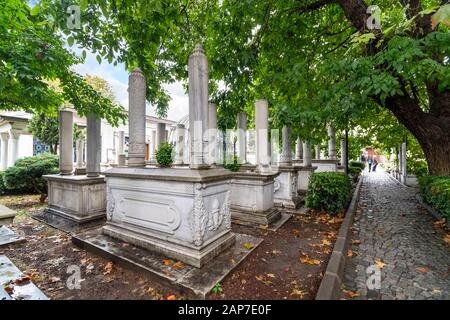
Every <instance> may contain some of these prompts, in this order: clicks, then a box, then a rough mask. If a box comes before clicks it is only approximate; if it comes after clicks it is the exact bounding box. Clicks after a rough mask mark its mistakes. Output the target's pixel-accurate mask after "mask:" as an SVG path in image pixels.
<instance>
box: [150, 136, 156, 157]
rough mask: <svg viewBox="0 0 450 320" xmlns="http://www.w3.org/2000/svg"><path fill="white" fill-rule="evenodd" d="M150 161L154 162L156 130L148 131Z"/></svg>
mask: <svg viewBox="0 0 450 320" xmlns="http://www.w3.org/2000/svg"><path fill="white" fill-rule="evenodd" d="M150 135H151V136H150V160H151V161H155V160H156V130H152V131H150Z"/></svg>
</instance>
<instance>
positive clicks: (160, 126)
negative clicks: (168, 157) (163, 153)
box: [155, 122, 167, 152]
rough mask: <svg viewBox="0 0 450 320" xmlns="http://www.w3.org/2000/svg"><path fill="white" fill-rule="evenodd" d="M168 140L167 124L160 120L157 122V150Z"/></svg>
mask: <svg viewBox="0 0 450 320" xmlns="http://www.w3.org/2000/svg"><path fill="white" fill-rule="evenodd" d="M166 141H167V136H166V124H165V123H161V122H159V123H157V124H156V145H155V148H156V151H157V150H158V149H159V147H160V146H161V145H162V144H163V143H164V142H166ZM156 151H155V152H156Z"/></svg>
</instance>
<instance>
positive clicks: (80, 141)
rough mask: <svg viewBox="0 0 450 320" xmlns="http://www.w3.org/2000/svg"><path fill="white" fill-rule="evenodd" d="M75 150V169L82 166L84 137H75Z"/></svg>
mask: <svg viewBox="0 0 450 320" xmlns="http://www.w3.org/2000/svg"><path fill="white" fill-rule="evenodd" d="M75 145H76V148H77V149H76V150H77V164H76V167H77V169H80V168H84V139H83V138H80V139H77V141H76V142H75Z"/></svg>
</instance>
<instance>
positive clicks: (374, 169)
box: [372, 159, 378, 172]
mask: <svg viewBox="0 0 450 320" xmlns="http://www.w3.org/2000/svg"><path fill="white" fill-rule="evenodd" d="M377 165H378V161H377V159H374V160H373V170H372V171H373V172H375V171H377Z"/></svg>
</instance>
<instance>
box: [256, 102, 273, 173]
mask: <svg viewBox="0 0 450 320" xmlns="http://www.w3.org/2000/svg"><path fill="white" fill-rule="evenodd" d="M255 130H256V166H257V170H258V171H260V172H270V171H271V168H270V158H271V157H270V152H269V147H270V144H269V104H268V102H267V100H264V99H259V100H257V101H256V103H255Z"/></svg>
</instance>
